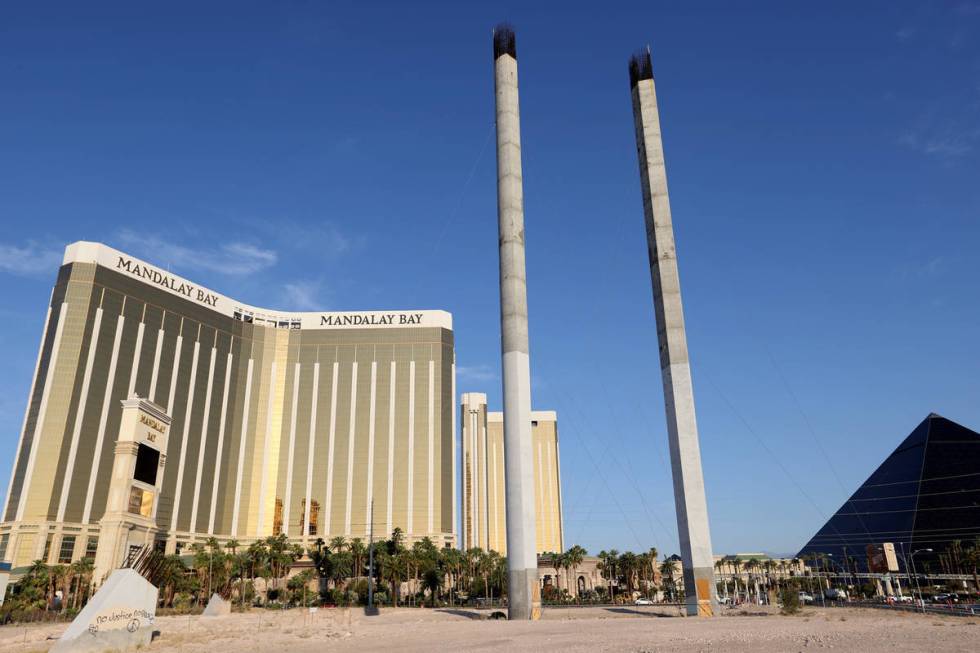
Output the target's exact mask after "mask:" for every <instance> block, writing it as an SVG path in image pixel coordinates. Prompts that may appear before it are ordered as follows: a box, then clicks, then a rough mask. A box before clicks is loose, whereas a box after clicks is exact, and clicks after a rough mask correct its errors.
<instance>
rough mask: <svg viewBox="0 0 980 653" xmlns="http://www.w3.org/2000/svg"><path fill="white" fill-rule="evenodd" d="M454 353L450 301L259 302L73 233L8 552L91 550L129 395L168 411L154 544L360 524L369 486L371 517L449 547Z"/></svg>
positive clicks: (27, 436)
mask: <svg viewBox="0 0 980 653" xmlns="http://www.w3.org/2000/svg"><path fill="white" fill-rule="evenodd" d="M52 272H53V271H52ZM454 357H455V353H454V343H453V331H452V316H451V315H450V314H449V313H447V312H445V311H438V310H432V311H423V310H406V311H349V312H339V313H338V312H329V313H328V312H289V311H277V310H272V309H266V308H260V307H256V306H251V305H248V304H244V303H242V302H240V301H237V300H235V299H232V298H230V297H227V296H225V295H222V294H220V293H217V292H214V291H213V290H210V289H208V288H205V287H202V286H200V285H199V284H195V283H193V282H191V281H188V280H186V279H183V278H181V277H179V276H177V275H174V274H171V273H169V272H167V271H165V270H163V269H161V268H159V267H157V266H154V265H152V264H150V263H146V262H144V261H140V260H137V259H136V258H133V257H131V256H128V255H126V254H124V253H122V252H119V251H116V250H114V249H112V248H110V247H107V246H105V245H102V244H99V243H91V242H77V243H73V244H71V245H69V246H68V247H67V249H66V251H65V258H64V261H63V264H62V266H61V269H60V270H59V271H58V276H57V280H56V283H55V286H54V290H53V292H52V295H51V301H50V307H49V310H48V317H47V320H46V324H45V327H44V332H43V334H42V338H41V345H40V351H39V353H38V358H37V366H36V370H35V374H34V380H33V384H32V387H31V391H30V395H29V397H28V399H27V406H26V414H25V418H24V423H23V429H22V432H21V437H20V443H19V446H18V450H17V454H16V458H15V462H14V469H13V473H12V478H11V481H10V485H9V488H8V492H7V498H6V502H5V504H4V506H3V512H2V513H0V559H2V560H9V561H11V562H13V564H14V565H15V566H18V565H24V564H29V563H30V562H31V561H32V560H36V559H41V558H46V560H47V562H50V563H57V562H70V561H72V560H77V559H78V558H80V557H83V556H85V555H86V554H87V553H93V552H94V551H95V550H96V549H97V547H98V544H99V542H98V538H99V532H100V520H101V518H102V515H103V513H104V511H105V506H106V499H107V492H108V486H109V478H110V476H111V473H112V463H113V451H114V446H115V443H116V439H117V437H118V435H119V427H120V418H121V413H122V404H121V402H122V401H123V400H125V399H127V398H129V397H131V396H133V395H137V396H139V397H141V398H145V399H148V400H149V401H151V402H153V403H154V404H156V405H158V406H159V407H160V408H161V409H162V410H163V411H164V412H165V413H166V414H167V415H168V416H169V417H170V419H171V421H172V424H171V427H170V436H169V443H168V445H167V451H165V452H162V453H163V454H164V455H165V456H166V459H167V464H166V467H165V468H164V478H163V482H162V489H161V493H160V498H159V505H158V508H157V509H156V514H155V516H154V518H155V525H156V532H155V534H154V537H153V539H154V540H155V544H156V546H157V547H159V548H161V549H164V550H166V551H170V552H172V551H176V550H180V549H181V548H183V547H184V546H186V545H188V544H189V543H191V542H194V541H199V542H200V541H203V540H205V539H207V538H208V537H210V536H214V537H216V538H218V540H219V541H228V540H230V539H237V540H238V541H239V542H242V543H246V542H248V541H250V540H253V539H256V538H260V537H265V536H268V535H273V534H278V533H283V534H285V535H286V536H288V537H289V539H290V540H291V541H294V542H297V543H303V542H306V543H307V544H312V542H314V541H315V540H316V539H317V538H323V539H329V538H330V537H334V536H338V535H342V536H345V537H361V538H364V537H366V536H367V534H368V533H369V531H370V530H371V525H372V524H371V523H370V522H371V510H370V508H371V501H372V500H373V501H374V518H373V522H374V523H373V526H374V532H375V534H381V533H390V532H391V531H392V530H393V529H394V528H400V529H402V531H403V532H404V533H405V536H406V539H407V540H408V541H413V540H417V539H420V538H422V537H426V536H428V537H430V538H432V539H433V541H434V542H435V543H436V544H437V545H438V546H445V545H451V544H453V543H454V542H455V526H454V525H455V523H456V516H455V500H454V496H453V492H454V484H453V479H454V477H455V455H454V451H455V449H454V447H455V444H454V438H453V432H454V426H455V425H454V420H455V411H454V409H453V404H454V401H453V387H454V378H455V364H454ZM143 427H144V428H148V429H150V430H151V431H152V425H143Z"/></svg>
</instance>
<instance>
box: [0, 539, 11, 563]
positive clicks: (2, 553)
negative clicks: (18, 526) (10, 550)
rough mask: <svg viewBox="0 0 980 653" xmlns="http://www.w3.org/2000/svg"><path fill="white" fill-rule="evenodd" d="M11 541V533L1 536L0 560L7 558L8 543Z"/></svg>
mask: <svg viewBox="0 0 980 653" xmlns="http://www.w3.org/2000/svg"><path fill="white" fill-rule="evenodd" d="M9 541H10V533H4V534H3V535H0V560H3V559H4V558H6V557H7V542H9Z"/></svg>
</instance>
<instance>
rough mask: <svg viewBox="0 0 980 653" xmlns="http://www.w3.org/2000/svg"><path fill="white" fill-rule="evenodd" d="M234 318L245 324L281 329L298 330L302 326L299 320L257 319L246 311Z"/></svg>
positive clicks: (237, 313)
mask: <svg viewBox="0 0 980 653" xmlns="http://www.w3.org/2000/svg"><path fill="white" fill-rule="evenodd" d="M234 317H235V319H236V320H238V321H239V322H245V323H246V324H258V325H261V326H269V327H277V328H280V329H298V328H300V325H301V324H302V323H301V322H300V321H299V320H292V319H291V320H276V319H275V318H271V319H267V318H264V317H255V315H254V314H252V313H248V312H245V311H235V313H234Z"/></svg>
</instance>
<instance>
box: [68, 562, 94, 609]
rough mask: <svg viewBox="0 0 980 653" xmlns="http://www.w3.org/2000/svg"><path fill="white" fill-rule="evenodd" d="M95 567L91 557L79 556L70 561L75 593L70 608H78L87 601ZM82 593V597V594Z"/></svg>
mask: <svg viewBox="0 0 980 653" xmlns="http://www.w3.org/2000/svg"><path fill="white" fill-rule="evenodd" d="M94 569H95V562H94V561H93V560H92V559H91V558H79V559H78V560H76V561H75V562H74V563H72V572H73V573H74V575H75V593H74V595H73V596H72V608H73V609H78V608H79V607H80V605H85V603H87V602H88V593H89V591H90V590H91V588H92V572H93V571H94ZM83 594H84V598H82V595H83Z"/></svg>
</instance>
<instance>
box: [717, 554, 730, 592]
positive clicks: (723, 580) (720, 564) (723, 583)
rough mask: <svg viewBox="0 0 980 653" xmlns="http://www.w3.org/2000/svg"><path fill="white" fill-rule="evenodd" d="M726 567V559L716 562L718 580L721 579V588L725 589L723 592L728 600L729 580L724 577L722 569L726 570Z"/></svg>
mask: <svg viewBox="0 0 980 653" xmlns="http://www.w3.org/2000/svg"><path fill="white" fill-rule="evenodd" d="M724 567H725V559H724V558H719V559H718V560H715V573H716V574H718V578H720V579H721V586H722V587H723V588H724V589H723V590H722V591H723V592H724V595H725V597H726V598H727V597H728V580H727V579H726V578H724V577H723V576H722V569H724Z"/></svg>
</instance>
